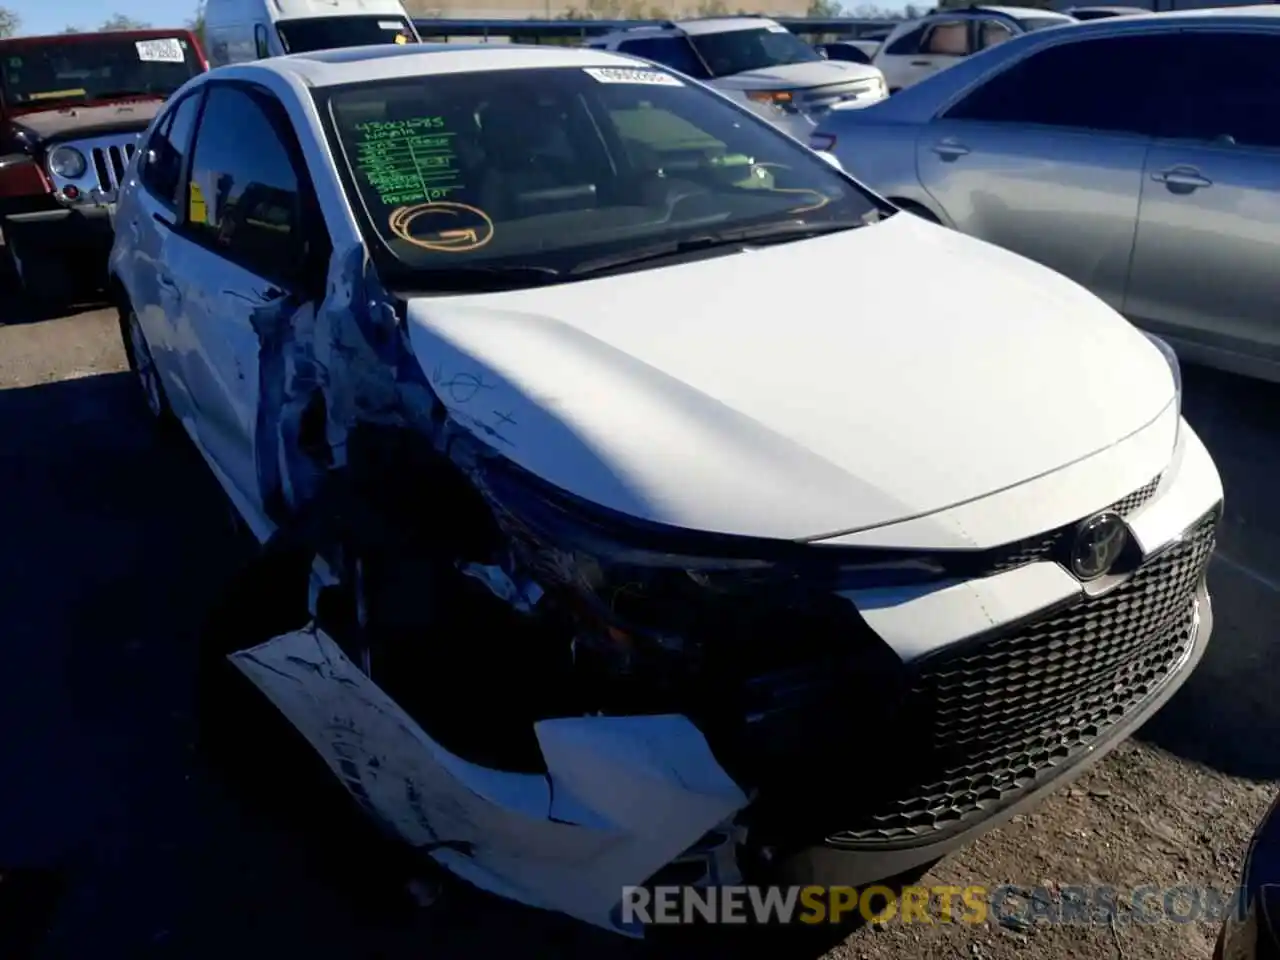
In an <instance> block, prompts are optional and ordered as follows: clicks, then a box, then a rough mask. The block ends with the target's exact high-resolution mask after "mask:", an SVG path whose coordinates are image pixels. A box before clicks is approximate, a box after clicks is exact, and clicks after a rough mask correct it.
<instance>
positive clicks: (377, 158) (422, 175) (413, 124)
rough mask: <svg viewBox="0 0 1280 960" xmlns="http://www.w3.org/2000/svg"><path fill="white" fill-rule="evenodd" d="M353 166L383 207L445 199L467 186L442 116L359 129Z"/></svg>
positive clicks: (376, 123) (370, 124) (372, 124)
mask: <svg viewBox="0 0 1280 960" xmlns="http://www.w3.org/2000/svg"><path fill="white" fill-rule="evenodd" d="M355 133H356V138H357V139H356V142H355V148H356V149H355V153H356V158H355V166H356V171H357V174H358V176H360V177H361V178H363V179H364V180H365V181H366V182H367V183H368V184H369V186H370V187H372V188H373V190H374V191H375V192H376V193H377V194H378V198H379V199H380V200H381V201H382V203H383V204H384V205H385V206H388V207H399V206H402V205H404V204H407V203H430V202H433V201H436V200H444V199H446V198H447V197H449V196H450V194H452V193H454V192H455V191H457V190H461V189H462V187H463V184H462V182H461V180H460V179H459V177H460V173H459V171H458V158H457V154H456V153H455V152H454V146H453V138H454V134H453V132H452V131H450V130H448V129H446V128H445V123H444V117H414V118H412V119H408V120H378V121H368V122H366V123H358V124H356V125H355Z"/></svg>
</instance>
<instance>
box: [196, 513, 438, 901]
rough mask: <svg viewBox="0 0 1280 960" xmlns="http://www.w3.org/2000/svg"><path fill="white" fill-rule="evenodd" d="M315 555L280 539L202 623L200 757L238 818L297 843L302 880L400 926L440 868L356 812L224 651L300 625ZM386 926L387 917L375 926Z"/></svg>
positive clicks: (239, 575)
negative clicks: (416, 886)
mask: <svg viewBox="0 0 1280 960" xmlns="http://www.w3.org/2000/svg"><path fill="white" fill-rule="evenodd" d="M310 573H311V551H310V550H309V549H308V548H306V547H305V545H303V544H302V543H300V542H299V541H298V540H297V539H296V538H294V537H292V536H290V535H288V534H281V535H277V536H276V537H275V538H273V539H272V540H271V541H269V542H268V543H267V544H266V545H264V546H263V547H262V548H261V550H260V551H259V552H258V553H257V554H255V555H254V556H253V557H252V558H251V559H250V560H249V561H248V562H247V563H246V564H245V565H244V566H243V567H242V568H241V569H240V570H239V571H238V573H237V574H236V575H235V576H234V577H233V578H232V579H231V581H230V582H229V583H228V584H227V586H226V587H225V589H224V590H223V592H222V594H221V596H220V598H219V600H218V602H217V603H216V604H215V606H214V608H213V610H212V611H211V614H210V616H209V617H208V618H207V619H206V621H205V624H204V629H203V630H202V631H201V634H200V639H199V653H198V659H197V676H196V690H195V701H196V710H195V716H196V752H197V757H198V758H199V760H200V762H201V765H202V766H203V767H204V769H205V770H207V771H208V772H209V773H211V774H212V775H213V776H214V777H215V778H216V780H217V781H219V782H220V783H221V785H222V787H223V788H224V789H226V790H227V791H228V794H229V796H230V798H231V799H232V802H233V803H234V804H236V805H237V806H239V807H240V808H241V815H242V816H243V817H244V818H245V819H248V820H250V821H251V822H254V823H256V824H261V825H263V826H265V827H266V828H267V829H269V830H270V831H272V832H273V833H278V834H282V835H285V836H288V837H290V838H291V839H292V840H293V841H294V842H292V843H291V844H290V846H291V847H292V848H293V849H294V850H295V851H296V852H297V855H298V856H299V858H300V859H301V861H302V866H303V867H304V868H305V871H306V873H307V874H308V875H309V876H311V877H313V878H315V879H316V880H317V881H319V882H320V883H321V884H322V885H324V886H327V887H329V888H330V889H341V890H343V891H344V892H345V893H347V894H350V896H351V897H352V898H353V901H354V904H353V905H354V906H356V908H357V910H358V911H359V912H360V913H364V912H366V911H368V912H369V913H371V914H372V915H373V916H372V917H371V919H377V918H378V917H388V916H390V917H393V918H395V919H396V920H397V922H402V921H403V920H404V919H405V917H407V916H410V915H411V914H412V912H413V911H414V909H415V906H414V904H413V902H412V900H411V898H410V896H409V890H408V886H407V884H408V882H409V881H410V880H411V879H414V878H422V877H430V878H434V877H436V876H437V875H438V874H437V873H436V872H435V868H434V865H432V864H429V863H427V862H425V859H424V858H423V857H422V856H421V855H419V854H418V853H417V851H415V850H414V849H413V848H412V847H410V846H409V845H407V844H406V843H404V841H403V840H401V839H400V838H399V837H397V836H392V835H390V834H389V833H388V832H387V830H385V829H384V828H383V827H382V826H381V825H380V824H379V823H377V822H375V821H374V819H373V818H371V817H369V816H368V814H367V813H366V812H365V811H364V810H363V809H362V808H361V807H360V806H359V804H358V803H357V802H356V801H355V799H354V798H353V797H352V795H351V794H350V792H349V791H348V790H347V788H346V787H345V786H343V785H342V783H341V782H340V781H339V779H338V778H337V777H336V776H335V775H334V773H333V772H332V771H331V770H330V769H329V767H328V765H327V764H326V763H325V762H324V760H323V759H322V758H321V757H320V755H319V754H318V753H317V752H316V751H315V749H314V748H313V747H312V746H311V744H310V743H308V742H307V740H306V739H305V738H304V737H303V736H302V734H301V733H300V732H299V731H298V730H296V729H295V728H294V727H293V725H292V724H291V723H290V722H289V721H288V719H287V718H286V717H285V716H284V714H282V713H281V712H280V711H279V710H277V709H276V707H275V705H274V704H272V703H271V701H270V700H268V699H267V697H266V696H265V695H264V694H263V693H262V692H261V691H260V690H259V689H258V688H257V687H256V686H255V685H254V684H253V682H252V681H251V680H249V678H248V677H246V676H245V675H244V674H243V673H242V672H241V671H240V670H239V669H238V668H237V667H236V666H235V664H233V663H232V662H231V661H230V660H229V659H228V656H229V655H230V654H232V653H234V652H235V651H237V650H243V649H246V648H250V647H254V646H257V645H259V644H262V643H265V642H266V641H268V640H270V639H271V638H272V637H275V636H278V635H280V634H282V633H287V632H289V631H291V630H296V629H299V628H301V627H303V626H305V625H306V624H307V623H308V622H309V620H310V614H309V611H308V604H307V596H308V585H309V581H310ZM380 922H381V921H380Z"/></svg>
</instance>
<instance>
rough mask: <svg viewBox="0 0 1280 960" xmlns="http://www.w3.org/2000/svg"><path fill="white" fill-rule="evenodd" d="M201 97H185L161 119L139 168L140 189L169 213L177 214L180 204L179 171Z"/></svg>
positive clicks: (188, 150) (185, 157) (196, 95)
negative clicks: (141, 187) (157, 201)
mask: <svg viewBox="0 0 1280 960" xmlns="http://www.w3.org/2000/svg"><path fill="white" fill-rule="evenodd" d="M200 96H201V91H197V92H195V93H190V94H187V96H185V97H183V98H182V99H181V100H179V101H178V102H177V103H176V104H174V105H173V106H172V107H171V108H170V109H169V110H168V112H167V113H165V115H164V116H163V117H161V118H160V122H159V123H158V124H157V125H156V129H155V130H154V131H153V132H152V134H151V138H150V139H149V140H148V141H147V148H146V150H144V151H143V153H142V158H141V162H140V164H139V168H138V180H139V181H140V182H141V183H142V186H143V187H144V188H145V189H146V191H147V192H148V193H150V194H151V195H152V196H153V197H155V198H156V199H157V200H159V201H160V202H161V203H163V204H164V205H165V206H166V207H168V208H169V209H170V210H175V211H176V210H177V209H178V207H179V206H181V203H182V191H181V189H180V186H181V184H182V168H183V165H184V164H185V163H186V159H187V154H188V153H189V152H190V148H191V132H192V131H193V130H194V129H195V125H196V114H197V113H198V112H199V109H200Z"/></svg>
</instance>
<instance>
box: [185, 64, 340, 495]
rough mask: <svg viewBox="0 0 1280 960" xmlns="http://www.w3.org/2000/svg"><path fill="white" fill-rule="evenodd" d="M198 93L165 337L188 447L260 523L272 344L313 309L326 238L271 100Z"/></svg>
mask: <svg viewBox="0 0 1280 960" xmlns="http://www.w3.org/2000/svg"><path fill="white" fill-rule="evenodd" d="M207 89H208V94H207V96H206V99H205V105H204V110H203V113H202V115H201V118H200V123H199V126H198V128H197V130H196V137H195V142H194V145H193V147H192V155H191V162H190V166H189V171H188V177H187V191H186V192H187V196H186V204H185V207H186V209H185V216H184V217H183V219H182V220H181V221H179V222H178V223H177V224H175V225H174V227H173V228H172V238H171V241H170V243H169V244H168V245H167V246H166V251H167V252H168V254H169V264H168V266H169V269H170V272H171V273H172V275H173V276H174V277H175V279H176V280H177V283H178V285H179V287H180V290H181V304H182V306H181V310H180V312H179V314H178V316H177V318H176V330H175V331H174V336H175V337H176V338H177V339H178V340H179V341H180V342H181V344H182V355H183V372H182V375H183V379H184V380H185V383H186V387H187V390H188V391H189V392H190V393H191V395H192V397H193V399H194V400H195V403H196V406H197V408H198V410H199V416H198V418H197V420H196V423H195V431H194V433H195V437H196V440H197V441H198V443H199V444H200V447H201V448H202V450H203V452H204V454H205V456H206V458H207V459H208V460H209V461H210V465H211V466H212V467H213V469H214V472H215V473H216V474H217V475H218V477H219V480H220V481H221V482H222V483H223V485H224V487H226V488H227V492H228V494H229V495H230V496H231V497H232V499H233V500H234V501H236V503H237V506H238V507H239V508H240V509H241V511H242V512H245V511H252V512H253V513H256V514H257V515H258V516H259V517H262V516H266V515H269V514H270V511H269V510H267V509H266V508H267V506H268V504H269V502H270V497H271V495H272V494H273V493H275V492H276V486H277V480H276V471H277V469H278V466H277V465H278V459H277V457H276V444H277V442H278V437H277V436H276V434H275V430H276V426H277V425H276V423H275V422H274V421H273V420H272V419H271V413H270V411H271V410H273V409H278V407H279V404H280V403H281V402H282V400H283V397H282V392H283V390H284V387H285V382H284V378H285V371H284V368H283V364H282V363H281V362H280V356H281V346H280V345H281V344H282V343H286V342H287V340H288V334H289V327H288V325H289V324H290V323H291V322H292V319H293V317H294V316H296V315H298V314H299V313H301V312H302V311H303V310H306V309H308V308H309V307H310V308H314V307H315V306H316V305H317V304H318V300H319V297H320V293H319V291H320V290H322V284H323V280H324V269H323V267H322V266H321V264H323V263H324V262H326V261H327V249H328V238H327V232H326V231H325V228H324V225H323V223H322V222H321V220H320V218H319V217H318V216H316V215H315V213H314V211H315V207H316V204H315V201H314V199H313V194H312V192H311V188H310V181H309V179H308V177H307V175H306V170H305V165H304V164H303V163H302V161H301V154H300V151H299V149H298V147H297V144H296V140H295V138H294V135H293V132H292V129H291V127H290V126H289V122H288V119H287V116H286V114H285V112H284V110H283V108H282V107H281V106H280V104H279V102H278V101H276V100H275V99H274V98H273V97H272V96H271V95H270V94H269V93H267V92H266V91H262V90H259V89H257V88H250V87H246V86H244V85H240V84H229V83H211V84H209V85H208V88H207ZM317 273H318V274H319V276H318V277H317ZM260 408H264V409H266V410H267V411H268V412H267V415H266V417H265V418H263V417H260ZM260 422H261V424H262V426H261V427H260Z"/></svg>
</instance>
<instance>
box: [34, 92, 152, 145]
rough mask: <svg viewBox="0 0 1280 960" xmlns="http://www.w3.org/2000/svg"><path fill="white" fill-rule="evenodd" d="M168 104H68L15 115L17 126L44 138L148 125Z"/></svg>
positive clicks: (147, 102)
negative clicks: (72, 105) (57, 107)
mask: <svg viewBox="0 0 1280 960" xmlns="http://www.w3.org/2000/svg"><path fill="white" fill-rule="evenodd" d="M162 106H164V101H163V100H158V99H157V100H130V101H127V102H124V103H110V104H106V105H103V106H92V107H68V108H65V109H60V110H38V111H35V112H33V113H24V114H20V115H19V116H16V117H14V118H13V125H14V126H16V127H23V128H25V129H27V130H29V131H31V133H33V134H34V135H35V136H36V137H38V138H39V139H41V140H48V139H50V138H52V137H63V136H65V135H66V134H69V133H74V132H76V131H79V130H84V131H86V132H88V131H100V130H103V129H104V128H109V127H113V126H119V127H120V128H121V129H125V130H127V129H129V128H131V127H136V128H138V129H139V130H141V129H143V128H144V127H146V125H147V124H149V123H150V122H151V121H152V120H153V119H154V118H155V115H156V114H157V113H158V112H159V111H160V108H161V107H162Z"/></svg>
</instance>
